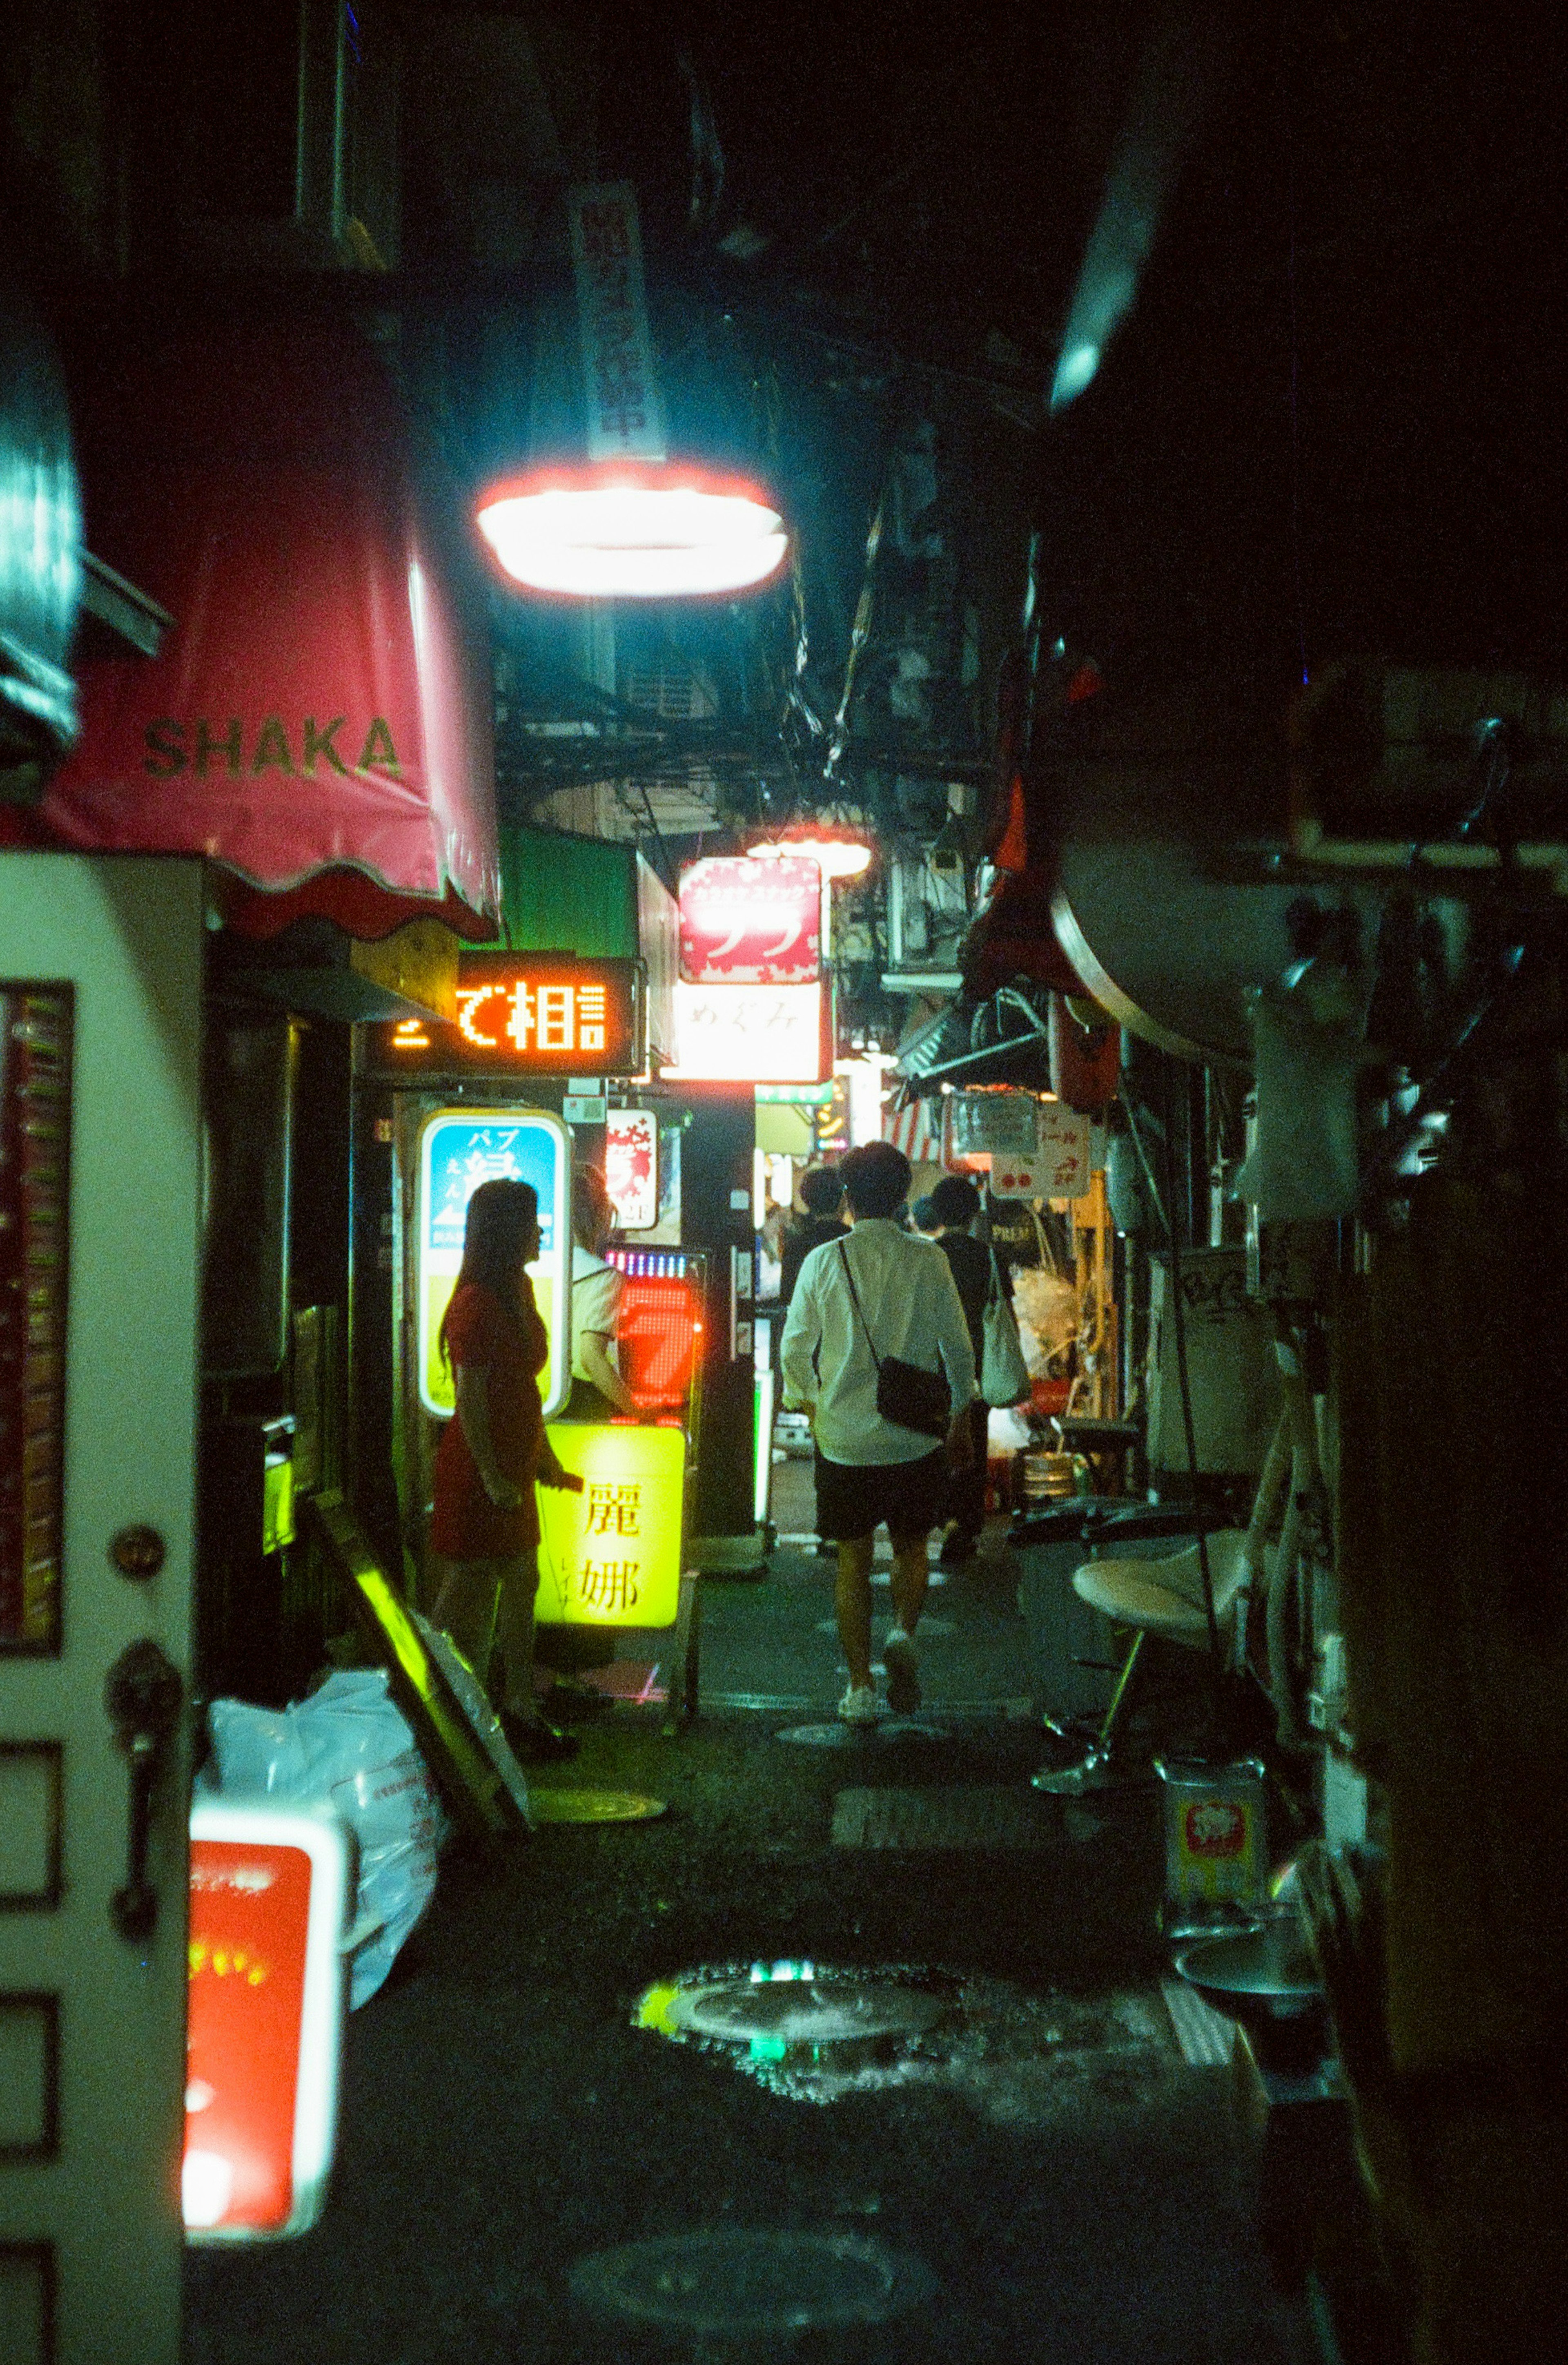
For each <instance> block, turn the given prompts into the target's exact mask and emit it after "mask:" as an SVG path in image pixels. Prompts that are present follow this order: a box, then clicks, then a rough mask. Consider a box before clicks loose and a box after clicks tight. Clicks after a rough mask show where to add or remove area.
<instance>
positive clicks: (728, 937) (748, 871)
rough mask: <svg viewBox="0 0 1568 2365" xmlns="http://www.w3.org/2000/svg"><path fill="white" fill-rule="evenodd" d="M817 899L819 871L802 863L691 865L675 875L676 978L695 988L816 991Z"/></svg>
mask: <svg viewBox="0 0 1568 2365" xmlns="http://www.w3.org/2000/svg"><path fill="white" fill-rule="evenodd" d="M822 893H823V889H822V872H821V871H820V870H819V869H818V868H817V865H816V863H815V862H814V861H812V860H809V859H807V858H805V857H801V856H791V857H784V858H781V859H779V860H778V861H773V862H751V861H748V860H746V859H745V857H732V856H728V855H717V856H711V857H708V858H707V859H706V860H704V861H701V862H693V863H691V864H689V866H688V868H687V869H685V870H683V871H682V872H681V875H680V973H681V976H682V977H683V978H684V979H686V980H687V981H688V982H689V983H690V984H694V985H711V984H715V983H718V982H726V983H729V984H731V985H812V984H814V983H815V981H816V979H817V977H818V975H819V973H820V971H819V959H820V954H821V942H822Z"/></svg>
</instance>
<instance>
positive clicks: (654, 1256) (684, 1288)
mask: <svg viewBox="0 0 1568 2365" xmlns="http://www.w3.org/2000/svg"><path fill="white" fill-rule="evenodd" d="M608 1261H609V1262H610V1264H613V1265H615V1266H616V1267H617V1268H618V1269H619V1270H620V1271H621V1272H623V1273H624V1274H625V1276H626V1278H625V1281H624V1282H623V1283H622V1291H621V1304H620V1308H619V1310H618V1312H617V1314H616V1317H615V1352H616V1361H617V1366H618V1368H619V1370H620V1373H621V1376H622V1380H623V1381H624V1382H625V1384H626V1385H627V1387H628V1388H630V1390H631V1391H632V1397H633V1402H634V1404H635V1405H636V1407H637V1409H638V1411H639V1412H676V1413H679V1414H681V1415H682V1417H683V1418H684V1416H685V1414H686V1411H687V1408H688V1407H689V1403H690V1400H691V1390H692V1384H693V1381H694V1380H695V1378H696V1375H697V1361H698V1352H697V1350H698V1341H699V1339H700V1338H701V1336H702V1303H703V1290H704V1286H705V1283H704V1278H703V1269H702V1267H701V1266H700V1263H699V1261H698V1260H697V1259H695V1258H693V1257H689V1256H687V1255H686V1254H684V1253H683V1252H682V1251H681V1250H677V1249H611V1250H610V1256H609V1259H608Z"/></svg>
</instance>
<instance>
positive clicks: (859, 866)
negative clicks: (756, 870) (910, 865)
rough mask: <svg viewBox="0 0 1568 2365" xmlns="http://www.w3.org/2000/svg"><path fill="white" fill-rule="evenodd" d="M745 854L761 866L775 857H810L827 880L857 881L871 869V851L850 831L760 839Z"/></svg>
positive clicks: (783, 832) (799, 831)
mask: <svg viewBox="0 0 1568 2365" xmlns="http://www.w3.org/2000/svg"><path fill="white" fill-rule="evenodd" d="M746 852H747V853H748V854H749V855H751V856H752V857H754V859H755V860H756V861H758V862H767V861H768V860H770V859H771V858H772V857H774V856H775V855H786V854H804V855H809V856H810V857H811V858H812V861H813V862H814V863H815V864H816V865H817V868H818V869H820V870H821V872H822V875H823V878H824V879H826V880H839V879H858V878H860V877H861V875H862V874H863V873H864V872H865V871H867V870H868V869H870V867H871V848H870V846H868V844H867V842H866V840H865V839H864V838H863V837H857V836H855V835H853V834H852V833H850V832H849V831H836V830H823V829H810V828H802V829H786V830H781V831H780V832H779V834H778V836H777V837H767V838H758V840H757V842H756V845H755V846H747V848H746Z"/></svg>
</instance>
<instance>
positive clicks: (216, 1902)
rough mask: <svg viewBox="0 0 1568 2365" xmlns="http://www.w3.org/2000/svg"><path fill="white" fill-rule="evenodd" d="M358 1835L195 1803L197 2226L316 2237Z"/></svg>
mask: <svg viewBox="0 0 1568 2365" xmlns="http://www.w3.org/2000/svg"><path fill="white" fill-rule="evenodd" d="M348 1861H349V1841H348V1833H347V1831H346V1829H345V1827H344V1826H343V1825H342V1823H340V1822H338V1821H336V1820H335V1819H334V1820H329V1819H324V1818H323V1819H318V1818H316V1817H314V1816H310V1815H305V1814H299V1813H295V1812H291V1811H289V1810H286V1809H283V1808H279V1807H274V1806H272V1805H269V1804H267V1803H265V1802H264V1801H263V1800H260V1799H255V1800H246V1801H244V1802H242V1803H241V1802H238V1801H230V1800H227V1799H203V1800H198V1801H197V1803H196V1806H195V1807H194V1808H193V1809H192V1810H191V1868H190V1886H191V1911H190V1961H189V1968H190V2011H189V2019H188V2030H189V2034H188V2058H187V2068H186V2073H185V2169H184V2176H183V2187H184V2202H185V2228H186V2232H187V2234H189V2235H190V2236H192V2238H194V2239H195V2240H197V2241H257V2240H263V2239H265V2238H267V2237H269V2236H279V2235H286V2234H303V2233H304V2232H305V2231H306V2230H307V2229H308V2227H309V2226H311V2225H314V2224H315V2222H316V2220H317V2218H318V2217H319V2215H320V2214H321V2210H322V2207H323V2205H324V2202H325V2200H326V2185H327V2174H328V2170H329V2169H330V2166H331V2161H332V2150H333V2145H334V2139H335V2135H336V2129H337V2098H338V2056H339V2050H340V2046H341V2044H342V2017H343V2001H344V1986H345V1965H344V1961H343V1956H342V1948H341V1941H342V1934H343V1921H344V1907H345V1902H346V1900H347V1898H348V1895H349V1885H348Z"/></svg>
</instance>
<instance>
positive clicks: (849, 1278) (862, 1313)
mask: <svg viewBox="0 0 1568 2365" xmlns="http://www.w3.org/2000/svg"><path fill="white" fill-rule="evenodd" d="M838 1253H839V1255H840V1257H841V1258H842V1259H843V1261H844V1278H845V1280H846V1282H847V1283H849V1295H850V1296H851V1297H852V1298H853V1299H854V1300H855V1311H856V1313H857V1314H858V1315H859V1317H860V1328H862V1330H864V1332H865V1333H866V1344H867V1345H868V1347H869V1349H870V1350H871V1361H872V1362H874V1363H875V1364H876V1366H877V1370H878V1372H879V1373H880V1371H881V1368H882V1359H881V1357H880V1355H879V1354H878V1352H877V1342H876V1340H875V1339H873V1338H872V1336H871V1325H870V1324H869V1323H868V1321H867V1319H866V1309H865V1307H864V1306H862V1305H861V1303H860V1292H859V1291H858V1290H857V1288H856V1286H855V1275H854V1274H853V1273H852V1272H850V1270H849V1250H848V1246H847V1243H846V1242H845V1241H844V1240H840V1242H839V1244H838Z"/></svg>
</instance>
